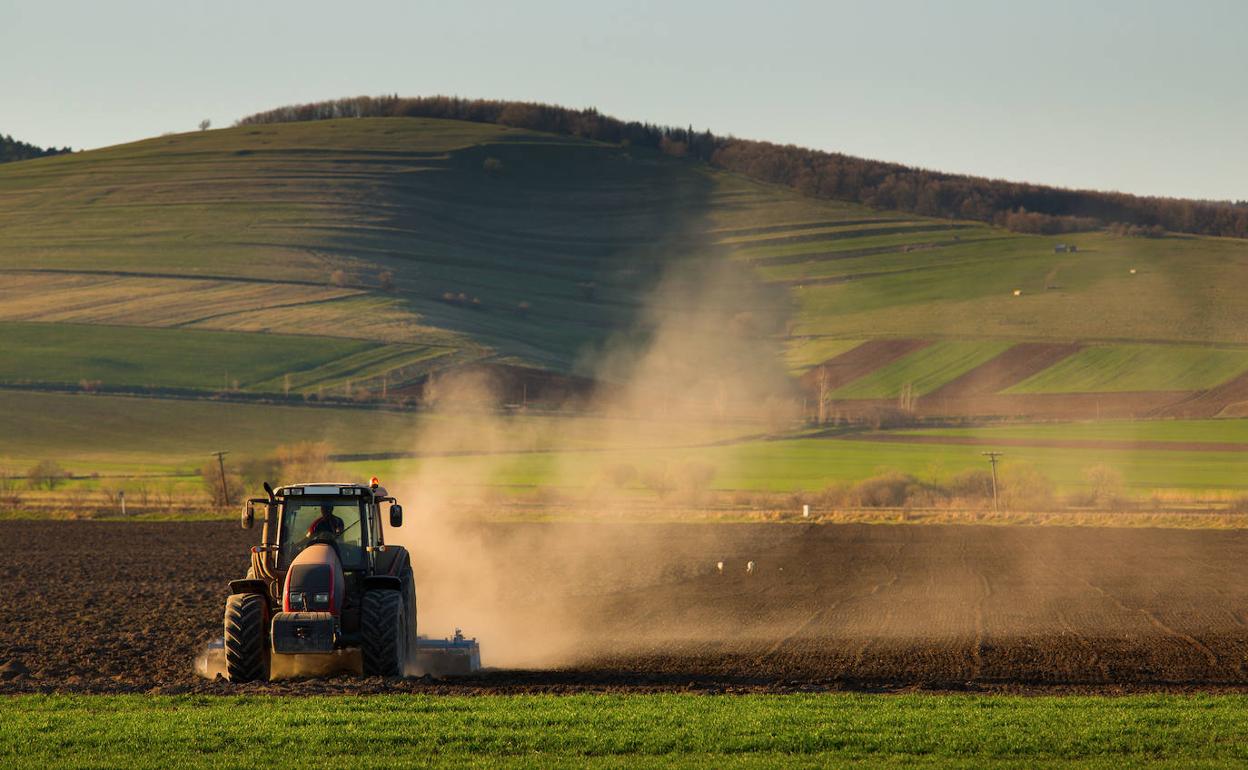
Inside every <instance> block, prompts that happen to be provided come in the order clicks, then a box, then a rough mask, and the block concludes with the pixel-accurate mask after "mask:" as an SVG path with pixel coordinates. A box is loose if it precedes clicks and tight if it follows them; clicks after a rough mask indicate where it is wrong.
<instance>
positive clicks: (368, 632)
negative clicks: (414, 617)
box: [360, 589, 407, 677]
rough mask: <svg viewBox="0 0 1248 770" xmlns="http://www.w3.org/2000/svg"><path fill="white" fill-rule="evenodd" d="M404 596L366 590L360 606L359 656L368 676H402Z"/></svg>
mask: <svg viewBox="0 0 1248 770" xmlns="http://www.w3.org/2000/svg"><path fill="white" fill-rule="evenodd" d="M404 614H405V613H404V612H403V594H402V593H400V592H399V591H389V590H384V589H383V590H375V591H367V592H365V594H364V599H363V601H362V602H361V606H360V656H361V658H362V659H363V660H362V663H363V665H364V675H365V676H385V677H392V676H403V667H404V663H405V661H404V658H405V657H406V655H405V648H406V646H407V645H406V644H404V641H405V640H404V639H403V638H402V636H403V635H404V634H405V633H407V630H406V628H404V627H403V626H404V625H406V624H405V623H404V620H405V618H404V617H403V616H404Z"/></svg>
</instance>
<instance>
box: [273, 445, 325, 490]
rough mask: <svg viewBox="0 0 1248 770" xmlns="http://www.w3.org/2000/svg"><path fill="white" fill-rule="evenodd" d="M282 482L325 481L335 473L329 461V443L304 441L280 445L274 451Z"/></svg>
mask: <svg viewBox="0 0 1248 770" xmlns="http://www.w3.org/2000/svg"><path fill="white" fill-rule="evenodd" d="M274 459H275V460H276V461H277V466H278V470H279V472H280V473H281V479H282V481H281V483H283V484H291V483H295V482H300V481H324V480H326V479H328V478H329V476H330V475H331V474H332V473H333V463H331V462H330V461H329V444H328V443H327V442H324V441H303V442H300V443H297V444H285V445H283V446H279V447H278V448H277V451H276V452H275V453H274Z"/></svg>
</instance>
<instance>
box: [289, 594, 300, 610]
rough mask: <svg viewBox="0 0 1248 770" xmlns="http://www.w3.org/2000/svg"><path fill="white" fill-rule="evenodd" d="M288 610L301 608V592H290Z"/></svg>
mask: <svg viewBox="0 0 1248 770" xmlns="http://www.w3.org/2000/svg"><path fill="white" fill-rule="evenodd" d="M290 608H291V609H302V608H303V591H291V592H290Z"/></svg>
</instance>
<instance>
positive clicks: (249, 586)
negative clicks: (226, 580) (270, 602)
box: [230, 578, 269, 596]
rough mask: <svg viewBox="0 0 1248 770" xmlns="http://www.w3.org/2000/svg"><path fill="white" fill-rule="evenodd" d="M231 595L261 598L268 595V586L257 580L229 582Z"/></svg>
mask: <svg viewBox="0 0 1248 770" xmlns="http://www.w3.org/2000/svg"><path fill="white" fill-rule="evenodd" d="M230 593H231V594H260V595H261V596H268V595H269V584H268V581H266V580H260V579H258V578H247V579H244V580H231V581H230Z"/></svg>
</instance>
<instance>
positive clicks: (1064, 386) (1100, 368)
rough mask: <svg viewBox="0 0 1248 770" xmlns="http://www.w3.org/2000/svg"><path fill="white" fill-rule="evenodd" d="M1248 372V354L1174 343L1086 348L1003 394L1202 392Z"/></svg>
mask: <svg viewBox="0 0 1248 770" xmlns="http://www.w3.org/2000/svg"><path fill="white" fill-rule="evenodd" d="M1245 370H1248V350H1245V349H1227V348H1205V347H1199V348H1198V347H1185V346H1178V345H1169V346H1159V345H1116V346H1096V347H1090V348H1085V349H1083V350H1081V351H1079V352H1078V353H1075V354H1074V355H1072V356H1070V357H1069V358H1067V359H1065V360H1063V361H1059V362H1058V363H1057V364H1055V365H1053V366H1050V367H1049V368H1048V369H1045V370H1044V371H1042V372H1040V373H1039V374H1036V375H1034V376H1032V377H1030V378H1028V379H1026V380H1024V381H1023V382H1020V383H1019V384H1017V385H1015V386H1014V387H1012V388H1009V389H1007V390H1006V391H1005V392H1006V393H1113V392H1122V391H1132V390H1203V389H1205V388H1212V387H1214V386H1216V385H1220V384H1222V383H1223V382H1225V381H1227V380H1229V379H1231V378H1232V377H1234V376H1236V375H1238V374H1242V373H1243V372H1244V371H1245Z"/></svg>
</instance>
